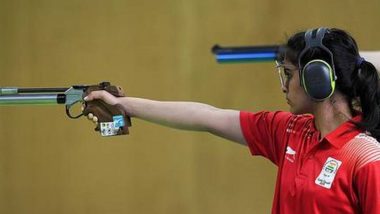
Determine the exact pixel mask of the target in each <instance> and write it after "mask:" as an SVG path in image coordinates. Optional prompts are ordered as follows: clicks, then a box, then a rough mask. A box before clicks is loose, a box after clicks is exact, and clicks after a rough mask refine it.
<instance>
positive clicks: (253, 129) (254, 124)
mask: <svg viewBox="0 0 380 214" xmlns="http://www.w3.org/2000/svg"><path fill="white" fill-rule="evenodd" d="M291 117H292V114H291V113H289V112H282V111H276V112H267V111H263V112H258V113H250V112H244V111H241V112H240V125H241V129H242V132H243V135H244V137H245V140H246V142H247V144H248V147H249V149H250V151H251V153H252V155H261V156H264V157H266V158H268V159H269V160H271V161H272V162H273V163H274V164H276V165H278V164H279V161H280V157H282V155H283V151H284V150H285V144H286V140H285V137H286V127H287V124H288V122H289V120H290V119H291Z"/></svg>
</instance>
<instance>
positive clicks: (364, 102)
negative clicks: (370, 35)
mask: <svg viewBox="0 0 380 214" xmlns="http://www.w3.org/2000/svg"><path fill="white" fill-rule="evenodd" d="M304 34H305V32H300V33H297V34H295V35H293V36H292V37H291V38H289V40H288V42H287V44H285V45H284V47H283V48H282V53H281V54H280V58H281V59H282V60H283V59H285V58H286V59H287V60H288V61H290V62H291V63H292V64H294V65H297V66H298V57H299V54H300V53H301V51H302V50H303V49H304V47H305V38H304ZM323 44H324V45H325V46H326V47H327V48H328V49H329V50H330V51H331V52H332V54H333V58H334V62H333V63H334V67H335V73H336V76H337V80H336V90H339V91H340V92H341V93H342V94H343V95H345V96H346V98H347V101H348V102H349V103H350V107H351V110H352V111H354V110H360V111H361V112H362V113H363V120H362V121H361V122H359V123H356V125H357V126H358V127H360V128H362V129H364V130H365V131H368V132H370V133H371V135H372V136H373V137H374V138H376V139H377V140H378V141H380V83H379V75H378V73H377V70H376V68H375V66H374V65H373V64H372V63H370V62H367V61H365V60H364V61H362V60H360V59H361V57H360V55H359V51H358V46H357V44H356V41H355V40H354V38H352V37H351V36H350V35H349V34H348V33H347V32H345V31H343V30H340V29H336V28H332V29H329V31H328V32H327V33H326V34H325V36H324V38H323ZM316 58H318V59H323V60H326V61H327V62H329V63H332V62H330V61H331V60H330V57H329V56H328V54H327V53H326V52H325V51H321V50H320V49H319V48H312V49H311V50H310V51H308V52H307V53H306V54H305V55H304V56H303V57H302V61H301V66H303V65H305V64H304V62H308V61H310V60H312V59H316Z"/></svg>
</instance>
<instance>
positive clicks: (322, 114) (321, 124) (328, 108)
mask: <svg viewBox="0 0 380 214" xmlns="http://www.w3.org/2000/svg"><path fill="white" fill-rule="evenodd" d="M313 115H314V117H315V127H316V128H317V129H318V130H319V132H320V133H321V136H320V137H321V138H320V139H323V138H324V137H325V136H326V135H327V134H328V133H330V132H332V131H334V130H335V129H336V128H338V127H339V126H340V125H341V124H342V123H344V122H346V121H348V120H350V119H351V118H352V112H351V108H350V106H349V104H348V102H347V101H346V100H345V99H344V98H343V96H339V95H335V96H333V97H331V98H329V99H328V100H325V101H323V102H318V103H316V104H315V106H314V108H313Z"/></svg>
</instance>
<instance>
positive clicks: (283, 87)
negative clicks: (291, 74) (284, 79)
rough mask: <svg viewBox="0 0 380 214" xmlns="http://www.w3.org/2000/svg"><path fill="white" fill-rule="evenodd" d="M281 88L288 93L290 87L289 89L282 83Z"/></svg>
mask: <svg viewBox="0 0 380 214" xmlns="http://www.w3.org/2000/svg"><path fill="white" fill-rule="evenodd" d="M281 90H282V92H283V93H285V94H286V93H288V89H287V87H285V86H284V85H281Z"/></svg>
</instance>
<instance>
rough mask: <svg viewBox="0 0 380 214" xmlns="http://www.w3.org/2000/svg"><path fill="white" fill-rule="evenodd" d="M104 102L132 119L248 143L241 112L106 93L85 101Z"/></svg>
mask: <svg viewBox="0 0 380 214" xmlns="http://www.w3.org/2000/svg"><path fill="white" fill-rule="evenodd" d="M93 99H101V100H103V101H105V102H106V103H108V104H111V105H119V106H121V107H122V108H123V109H124V110H125V111H126V112H127V114H128V115H129V116H131V117H137V118H140V119H143V120H146V121H150V122H153V123H156V124H161V125H164V126H168V127H172V128H177V129H184V130H193V131H207V132H210V133H212V134H214V135H217V136H220V137H223V138H225V139H228V140H231V141H234V142H237V143H240V144H245V140H244V137H243V134H242V132H241V128H240V117H239V111H236V110H227V109H219V108H216V107H213V106H210V105H207V104H203V103H196V102H162V101H154V100H148V99H142V98H134V97H122V98H116V97H114V96H112V95H110V94H109V93H107V92H105V91H95V92H92V93H91V94H89V95H88V97H87V98H86V101H91V100H93Z"/></svg>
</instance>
